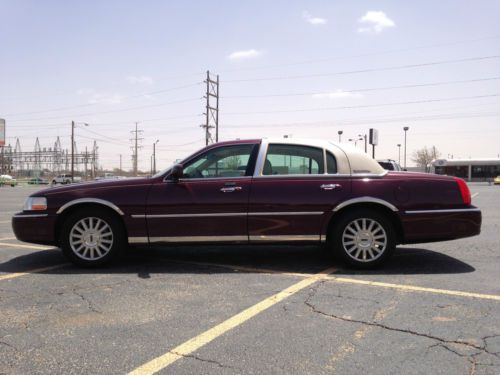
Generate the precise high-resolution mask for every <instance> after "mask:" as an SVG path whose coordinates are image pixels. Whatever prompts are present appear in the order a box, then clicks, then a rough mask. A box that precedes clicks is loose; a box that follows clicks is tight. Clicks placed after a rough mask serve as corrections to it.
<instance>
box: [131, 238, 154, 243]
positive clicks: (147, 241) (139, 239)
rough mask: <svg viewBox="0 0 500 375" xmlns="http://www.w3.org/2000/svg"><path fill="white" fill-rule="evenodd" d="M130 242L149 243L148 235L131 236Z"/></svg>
mask: <svg viewBox="0 0 500 375" xmlns="http://www.w3.org/2000/svg"><path fill="white" fill-rule="evenodd" d="M128 243H149V240H148V238H147V237H129V238H128Z"/></svg>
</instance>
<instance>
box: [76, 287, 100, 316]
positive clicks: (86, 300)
mask: <svg viewBox="0 0 500 375" xmlns="http://www.w3.org/2000/svg"><path fill="white" fill-rule="evenodd" d="M71 292H72V293H73V294H75V295H77V296H78V297H80V298H81V299H82V301H84V302H85V303H86V304H87V307H88V309H89V310H90V311H93V312H95V313H97V314H102V311H99V310H97V309H96V308H95V307H94V304H93V303H92V301H91V300H89V299H88V298H87V297H85V296H84V295H83V294H81V293H78V292H77V289H76V288H73V289H72V290H71Z"/></svg>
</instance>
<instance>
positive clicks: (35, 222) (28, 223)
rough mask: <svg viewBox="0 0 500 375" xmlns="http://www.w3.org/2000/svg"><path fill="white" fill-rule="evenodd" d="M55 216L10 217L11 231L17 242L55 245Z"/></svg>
mask: <svg viewBox="0 0 500 375" xmlns="http://www.w3.org/2000/svg"><path fill="white" fill-rule="evenodd" d="M55 222H56V216H55V215H47V214H25V213H22V212H21V213H18V214H15V215H14V216H13V217H12V230H13V231H14V234H15V235H16V238H17V239H18V240H19V241H23V242H31V243H37V244H42V245H55V244H56V240H55V238H54V234H55V230H54V229H55Z"/></svg>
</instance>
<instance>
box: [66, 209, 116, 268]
mask: <svg viewBox="0 0 500 375" xmlns="http://www.w3.org/2000/svg"><path fill="white" fill-rule="evenodd" d="M60 243H61V248H62V251H63V253H64V255H66V256H67V257H68V258H69V259H70V260H71V261H72V262H73V263H75V264H77V265H80V266H84V267H97V266H101V265H103V264H106V263H109V262H110V261H111V260H112V259H113V258H114V257H116V255H117V254H118V253H119V251H120V250H121V249H123V248H125V247H126V241H125V234H124V231H123V229H122V226H121V223H120V221H119V219H118V218H117V217H116V216H115V215H114V214H112V213H110V212H107V211H105V210H99V209H82V210H79V211H77V212H75V213H74V214H72V215H71V216H70V217H69V218H68V219H67V220H65V222H64V224H63V228H62V230H61V237H60Z"/></svg>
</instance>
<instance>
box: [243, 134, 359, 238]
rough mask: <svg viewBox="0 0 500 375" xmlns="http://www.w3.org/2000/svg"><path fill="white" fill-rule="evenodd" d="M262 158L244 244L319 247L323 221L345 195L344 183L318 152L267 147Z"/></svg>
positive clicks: (297, 147)
mask: <svg viewBox="0 0 500 375" xmlns="http://www.w3.org/2000/svg"><path fill="white" fill-rule="evenodd" d="M262 152H263V153H264V152H265V154H264V155H265V157H264V158H263V160H262V161H261V162H260V163H258V164H260V165H261V166H260V169H261V170H260V171H256V173H255V177H254V180H253V183H252V190H251V193H250V204H249V213H248V231H249V238H250V242H257V241H269V242H273V241H287V242H288V241H313V242H319V241H320V239H321V228H322V224H323V222H324V220H325V219H326V217H328V216H329V213H330V212H331V210H332V209H333V207H335V206H336V205H337V204H338V203H340V202H341V201H342V200H343V199H344V198H345V197H346V196H347V195H348V194H349V193H350V190H351V183H350V179H349V178H346V176H340V175H338V174H337V166H336V159H335V157H334V155H333V154H331V153H330V152H328V151H326V152H325V150H324V149H323V148H320V147H311V146H307V145H298V144H278V143H274V144H273V143H271V144H269V145H268V146H267V150H262Z"/></svg>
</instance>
